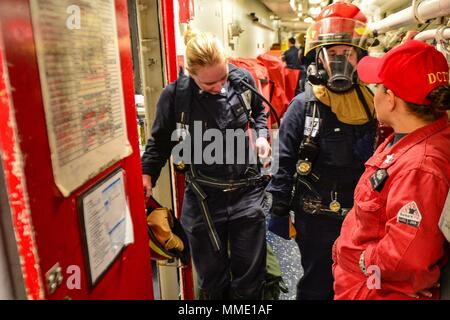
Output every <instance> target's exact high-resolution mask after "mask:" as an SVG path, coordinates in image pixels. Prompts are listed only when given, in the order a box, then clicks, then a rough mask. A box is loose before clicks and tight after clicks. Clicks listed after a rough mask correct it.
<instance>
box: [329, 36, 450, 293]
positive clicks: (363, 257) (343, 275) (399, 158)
mask: <svg viewBox="0 0 450 320" xmlns="http://www.w3.org/2000/svg"><path fill="white" fill-rule="evenodd" d="M448 71H449V69H448V64H447V61H446V59H445V57H444V55H442V54H441V53H440V52H439V51H437V50H436V49H435V48H434V47H432V46H430V45H428V44H426V43H424V42H421V41H417V40H409V41H406V42H405V43H404V44H402V45H400V46H398V47H396V48H394V49H392V50H391V51H389V52H388V53H387V54H386V55H384V56H383V57H382V58H373V57H365V58H364V59H362V60H361V62H360V63H359V65H358V75H359V77H360V79H361V80H362V81H364V82H366V83H373V84H377V91H376V93H375V97H374V103H375V109H376V112H377V117H378V119H379V121H380V122H382V123H385V124H387V125H389V126H391V127H392V128H393V129H394V134H392V135H391V136H390V137H389V138H387V139H386V141H385V142H384V143H383V144H381V145H380V146H379V147H378V149H377V151H376V152H375V154H374V155H373V156H372V158H370V159H369V160H368V161H367V162H366V171H365V173H364V174H363V175H362V177H361V179H360V180H359V183H358V185H357V187H356V190H355V201H354V207H353V209H352V210H351V211H350V213H349V214H348V215H347V217H346V219H345V220H344V223H343V226H342V230H341V235H340V237H339V238H338V239H337V240H336V242H335V244H334V247H333V261H334V264H333V275H334V279H335V282H334V291H335V299H411V298H421V299H422V298H423V299H430V298H431V299H439V295H440V292H439V288H438V281H439V277H440V271H441V269H442V267H443V266H444V265H445V264H446V262H447V260H448V251H447V249H448V244H447V241H446V236H445V235H447V237H448V235H449V233H450V232H449V229H450V227H449V225H450V224H449V223H448V221H449V219H450V212H449V210H448V208H449V205H450V203H447V204H446V201H447V202H450V193H449V186H450V162H449V161H450V125H449V122H448V118H447V114H446V112H445V110H449V109H450V87H449V85H448V83H449V72H448ZM444 208H447V209H446V210H444ZM441 217H443V218H445V217H446V219H447V220H446V221H447V223H444V224H443V223H442V220H441ZM440 222H441V223H440ZM445 228H447V229H445ZM447 240H448V241H450V237H448V238H447Z"/></svg>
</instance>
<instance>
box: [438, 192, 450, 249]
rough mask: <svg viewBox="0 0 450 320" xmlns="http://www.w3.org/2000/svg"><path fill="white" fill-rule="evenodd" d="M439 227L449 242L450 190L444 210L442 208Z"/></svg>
mask: <svg viewBox="0 0 450 320" xmlns="http://www.w3.org/2000/svg"><path fill="white" fill-rule="evenodd" d="M439 228H440V229H441V231H442V233H443V234H444V236H445V238H446V239H447V241H448V242H450V190H449V192H448V195H447V200H446V201H445V205H444V210H442V214H441V219H439Z"/></svg>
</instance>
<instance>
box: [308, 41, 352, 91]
mask: <svg viewBox="0 0 450 320" xmlns="http://www.w3.org/2000/svg"><path fill="white" fill-rule="evenodd" d="M328 49H329V48H324V47H322V48H321V49H320V50H319V52H318V53H317V55H316V62H315V63H311V64H310V66H309V67H308V71H307V78H308V81H309V82H310V83H311V84H313V85H324V86H326V87H327V88H328V89H330V90H331V91H333V92H337V93H341V92H346V91H349V90H350V89H352V88H353V87H354V85H356V84H357V83H358V76H357V73H356V66H354V65H352V64H351V63H350V62H349V55H350V54H352V50H348V52H347V53H344V54H339V55H338V54H329V53H328ZM353 54H356V52H353ZM319 56H320V59H319Z"/></svg>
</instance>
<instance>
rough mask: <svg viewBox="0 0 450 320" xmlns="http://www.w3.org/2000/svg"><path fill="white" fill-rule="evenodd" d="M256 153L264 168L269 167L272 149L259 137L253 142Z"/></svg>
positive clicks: (265, 140)
mask: <svg viewBox="0 0 450 320" xmlns="http://www.w3.org/2000/svg"><path fill="white" fill-rule="evenodd" d="M255 146H256V152H257V153H258V157H259V159H261V163H262V164H263V167H264V168H267V167H268V166H269V165H270V155H271V154H272V148H271V147H270V144H269V142H268V141H267V139H266V138H264V137H259V138H258V139H256V142H255Z"/></svg>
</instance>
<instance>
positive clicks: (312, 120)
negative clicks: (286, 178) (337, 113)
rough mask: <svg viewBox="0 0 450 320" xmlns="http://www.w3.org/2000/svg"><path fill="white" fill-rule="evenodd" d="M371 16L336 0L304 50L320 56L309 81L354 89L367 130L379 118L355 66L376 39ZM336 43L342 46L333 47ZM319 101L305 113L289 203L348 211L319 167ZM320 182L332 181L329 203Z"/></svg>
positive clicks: (311, 31)
mask: <svg viewBox="0 0 450 320" xmlns="http://www.w3.org/2000/svg"><path fill="white" fill-rule="evenodd" d="M366 22H367V18H366V17H365V16H364V14H363V13H362V12H361V11H360V9H359V8H358V7H357V6H355V5H353V4H350V3H342V2H337V3H333V4H331V5H329V6H327V7H325V8H324V10H323V11H322V12H321V13H320V14H319V16H318V17H317V20H316V22H315V23H314V24H312V25H311V26H310V27H309V28H308V30H307V33H306V43H305V54H308V53H309V52H310V51H312V50H315V51H316V56H315V62H313V63H311V64H310V65H309V67H308V70H307V81H308V82H309V83H310V84H311V85H316V86H319V85H323V86H325V87H326V88H327V89H329V90H330V91H331V92H334V93H337V94H341V93H342V94H344V93H346V92H349V91H350V90H355V92H356V94H357V96H358V100H359V101H360V102H361V104H362V106H363V108H364V113H365V114H366V116H367V119H368V121H369V124H368V131H371V130H373V131H375V127H376V120H375V118H374V114H373V113H372V112H371V110H370V108H369V105H368V103H367V101H366V99H365V98H364V94H363V92H362V91H361V88H360V85H359V83H358V76H357V72H356V64H357V61H358V60H360V59H361V58H362V57H363V56H364V55H365V54H366V52H367V48H368V47H369V46H370V45H372V44H373V43H374V38H373V34H372V33H371V32H370V30H369V29H368V28H367V25H366ZM335 46H340V47H336V48H333V47H335ZM344 46H347V47H344ZM347 48H348V49H347ZM317 104H318V102H317V101H308V102H307V103H306V112H307V114H309V115H310V116H307V117H306V119H305V124H304V125H305V131H304V137H303V140H302V142H301V143H300V147H299V150H298V162H297V165H296V174H295V181H296V183H295V184H294V188H293V192H292V197H291V202H290V207H291V208H293V207H294V206H296V205H300V208H299V209H301V211H304V212H305V213H312V214H316V213H320V214H325V215H332V216H341V217H343V216H345V214H346V213H347V212H348V210H349V209H347V208H342V205H341V203H340V202H339V201H338V199H337V192H333V187H332V186H331V185H333V184H335V183H334V182H333V183H331V182H332V181H329V182H327V183H325V182H324V180H326V177H320V176H319V175H318V174H316V173H315V172H314V167H315V161H316V160H317V158H318V155H319V152H320V146H319V136H320V134H321V131H322V125H323V124H322V123H321V116H320V111H319V107H318V105H317ZM311 109H312V111H311ZM317 183H319V184H320V183H321V184H328V185H330V189H331V190H332V191H331V201H330V203H329V204H328V205H327V206H325V205H324V204H323V199H322V196H321V195H320V194H319V192H318V191H317V190H316V188H315V187H314V185H315V184H317ZM327 189H328V188H327ZM344 189H351V186H350V185H348V186H345V187H344Z"/></svg>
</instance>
